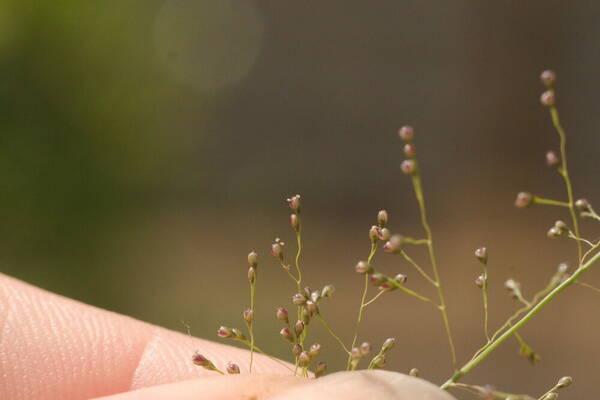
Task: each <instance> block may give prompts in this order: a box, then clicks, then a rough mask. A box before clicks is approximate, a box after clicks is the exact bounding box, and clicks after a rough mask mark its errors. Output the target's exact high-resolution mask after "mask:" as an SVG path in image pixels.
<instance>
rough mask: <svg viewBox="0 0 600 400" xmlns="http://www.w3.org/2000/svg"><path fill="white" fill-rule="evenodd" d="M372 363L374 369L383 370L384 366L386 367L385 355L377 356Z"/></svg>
mask: <svg viewBox="0 0 600 400" xmlns="http://www.w3.org/2000/svg"><path fill="white" fill-rule="evenodd" d="M371 362H372V365H373V368H383V366H384V365H385V356H384V355H380V356H377V357H375V358H374V359H373V361H371Z"/></svg>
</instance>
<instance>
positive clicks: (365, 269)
mask: <svg viewBox="0 0 600 400" xmlns="http://www.w3.org/2000/svg"><path fill="white" fill-rule="evenodd" d="M354 270H355V271H356V273H358V274H370V273H372V272H373V267H371V266H370V265H369V264H367V263H366V262H364V261H359V262H358V263H357V264H356V266H355V267H354Z"/></svg>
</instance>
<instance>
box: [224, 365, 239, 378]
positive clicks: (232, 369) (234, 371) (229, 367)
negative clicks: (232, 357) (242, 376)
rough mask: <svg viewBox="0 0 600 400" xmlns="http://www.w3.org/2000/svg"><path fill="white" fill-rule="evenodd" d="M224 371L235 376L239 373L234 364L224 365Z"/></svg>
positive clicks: (237, 367)
mask: <svg viewBox="0 0 600 400" xmlns="http://www.w3.org/2000/svg"><path fill="white" fill-rule="evenodd" d="M225 370H226V371H227V373H228V374H231V375H236V374H239V373H240V367H239V366H238V365H237V364H236V363H232V362H228V363H227V364H226V365H225Z"/></svg>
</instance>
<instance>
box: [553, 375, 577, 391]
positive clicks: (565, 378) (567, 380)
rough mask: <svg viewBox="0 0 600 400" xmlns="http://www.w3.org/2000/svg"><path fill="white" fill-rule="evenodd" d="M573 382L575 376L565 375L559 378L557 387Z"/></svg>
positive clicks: (560, 387) (563, 386)
mask: <svg viewBox="0 0 600 400" xmlns="http://www.w3.org/2000/svg"><path fill="white" fill-rule="evenodd" d="M571 383H573V378H571V377H570V376H563V377H562V378H560V379H559V380H558V383H557V384H556V388H557V389H562V388H566V387H567V386H570V385H571Z"/></svg>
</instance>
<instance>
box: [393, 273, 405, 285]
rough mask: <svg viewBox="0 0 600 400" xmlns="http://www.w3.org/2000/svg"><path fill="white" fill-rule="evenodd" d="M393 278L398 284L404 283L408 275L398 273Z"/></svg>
mask: <svg viewBox="0 0 600 400" xmlns="http://www.w3.org/2000/svg"><path fill="white" fill-rule="evenodd" d="M394 280H395V281H396V282H398V283H399V284H400V285H404V284H405V283H406V281H407V280H408V276H406V275H404V274H398V275H396V276H395V277H394Z"/></svg>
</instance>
